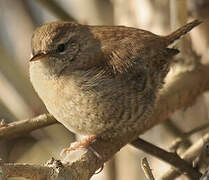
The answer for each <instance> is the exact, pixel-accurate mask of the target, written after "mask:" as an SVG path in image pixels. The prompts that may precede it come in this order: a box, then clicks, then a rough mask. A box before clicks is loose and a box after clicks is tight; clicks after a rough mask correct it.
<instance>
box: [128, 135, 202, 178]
mask: <svg viewBox="0 0 209 180" xmlns="http://www.w3.org/2000/svg"><path fill="white" fill-rule="evenodd" d="M131 144H132V145H133V146H134V147H136V148H137V149H140V150H142V151H144V152H145V153H148V154H151V155H153V156H155V157H157V158H159V159H161V160H163V161H164V162H167V163H169V164H170V165H172V166H173V167H175V169H176V170H177V171H179V172H181V173H186V174H187V176H189V177H190V178H191V179H194V180H196V179H199V178H200V177H201V175H202V174H201V173H199V172H198V171H197V170H195V169H194V168H192V166H191V164H189V163H188V162H187V161H184V160H183V159H181V158H180V157H179V156H178V155H177V154H175V153H172V152H167V151H165V150H163V149H161V148H159V147H157V146H155V145H153V144H151V143H149V142H146V141H144V140H143V139H140V138H137V139H136V140H135V141H133V142H131Z"/></svg>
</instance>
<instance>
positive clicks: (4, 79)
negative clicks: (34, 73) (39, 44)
mask: <svg viewBox="0 0 209 180" xmlns="http://www.w3.org/2000/svg"><path fill="white" fill-rule="evenodd" d="M175 1H176V2H177V3H176V2H175ZM179 2H180V5H179V4H178V3H179ZM59 8H61V9H59ZM63 11H64V12H63ZM65 13H66V14H65ZM194 18H197V19H200V20H203V21H204V23H203V24H202V25H201V26H200V27H198V28H196V29H194V30H193V31H192V32H191V33H190V35H191V38H189V37H187V40H184V42H183V43H182V42H181V43H180V44H177V45H176V46H177V47H181V49H182V55H181V56H180V57H179V58H181V59H184V60H182V61H181V60H180V61H179V62H178V63H177V64H178V65H177V66H176V67H174V68H173V69H172V70H171V73H170V74H169V77H168V79H167V81H169V80H170V79H172V75H173V74H175V73H177V72H179V71H184V70H185V69H190V68H192V67H193V66H194V65H195V64H197V63H199V61H201V62H203V63H207V62H208V60H209V58H208V57H209V2H208V0H187V1H186V0H170V1H169V0H129V1H127V0H56V1H55V0H18V1H17V0H0V119H2V120H3V121H2V124H4V121H5V122H6V123H10V122H13V121H18V120H22V119H26V118H31V117H34V116H36V115H39V114H42V113H44V112H46V109H45V107H44V105H43V103H42V102H41V101H40V99H39V98H38V97H37V95H36V93H35V92H34V90H33V88H32V86H31V84H30V81H29V74H28V64H29V59H30V53H31V52H30V51H31V49H30V40H31V35H32V32H33V31H34V29H35V28H36V27H38V26H40V25H42V24H44V23H47V22H51V21H56V20H68V19H69V20H76V21H77V22H80V23H85V24H92V25H93V24H99V25H104V24H105V25H127V26H132V27H138V28H142V29H147V30H149V31H152V32H154V33H156V34H162V35H165V34H168V33H169V32H171V30H173V29H175V28H176V27H179V26H180V25H182V24H183V23H185V22H186V21H189V20H192V19H194ZM188 41H189V42H188ZM184 43H185V44H184ZM190 44H192V49H193V51H194V52H193V51H192V52H191V47H190ZM188 49H189V50H188ZM185 59H186V60H185ZM188 59H189V60H188ZM208 109H209V96H208V93H205V94H203V95H201V96H200V97H199V98H198V100H197V101H196V103H195V104H194V105H193V106H192V107H190V108H188V109H183V110H181V111H178V112H176V113H175V114H174V115H173V116H172V117H171V118H170V119H169V120H168V121H166V122H165V123H163V124H161V125H158V126H157V127H154V128H152V129H151V130H149V131H148V132H146V133H145V134H144V135H143V136H142V138H144V139H146V140H148V141H149V142H152V143H153V144H155V145H158V146H160V147H162V148H164V149H166V150H169V147H170V146H171V144H172V142H173V141H174V140H176V139H177V138H182V137H184V133H186V132H189V131H191V130H193V129H194V128H196V127H199V126H201V125H204V124H206V123H209V119H208V112H209V111H208ZM207 131H208V130H207V129H205V130H203V131H199V132H198V133H195V134H192V135H191V136H189V137H187V138H186V140H185V141H184V143H183V145H182V146H181V147H180V148H178V152H179V153H181V152H183V151H185V149H187V148H188V147H189V146H190V145H191V144H192V143H195V142H196V141H198V140H199V139H201V138H202V136H203V135H204V134H205V133H207ZM76 138H79V137H76V136H75V135H73V134H72V133H70V132H69V131H68V130H67V129H65V128H64V127H63V126H61V125H58V124H56V125H52V126H49V127H46V128H43V129H39V130H36V131H33V132H31V133H30V134H25V135H24V136H21V137H18V138H10V139H1V138H0V158H1V159H3V160H4V162H21V163H23V162H24V163H25V162H27V163H36V164H43V163H45V162H46V161H47V160H48V159H50V158H51V157H52V156H53V157H54V158H56V159H60V156H59V153H60V151H61V149H63V148H64V147H68V146H69V144H70V143H71V142H72V141H74V140H75V139H76ZM143 157H147V158H148V160H149V163H150V166H151V168H152V172H153V174H154V176H155V177H156V179H161V177H163V175H164V174H165V173H166V172H167V171H168V170H169V169H170V168H171V167H170V166H169V165H168V164H166V163H164V162H162V161H160V160H158V159H156V158H154V157H152V156H150V155H147V154H145V153H143V152H142V151H139V150H137V149H135V148H133V147H131V146H129V145H127V146H126V147H124V148H123V149H121V151H120V152H119V153H117V154H116V155H115V156H114V158H113V159H112V160H111V161H110V162H109V163H107V164H106V165H105V168H104V170H103V171H102V172H101V173H99V174H98V175H95V176H93V177H92V180H143V179H145V176H144V174H143V171H142V170H141V167H140V161H141V159H142V158H143ZM13 179H17V178H13ZM179 179H186V177H185V176H180V177H179Z"/></svg>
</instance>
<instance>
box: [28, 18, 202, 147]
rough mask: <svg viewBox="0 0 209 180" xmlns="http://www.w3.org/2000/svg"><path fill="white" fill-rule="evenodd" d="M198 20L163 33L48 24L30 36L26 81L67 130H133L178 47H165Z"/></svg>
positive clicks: (113, 132) (108, 135) (97, 133)
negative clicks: (28, 68) (28, 75)
mask: <svg viewBox="0 0 209 180" xmlns="http://www.w3.org/2000/svg"><path fill="white" fill-rule="evenodd" d="M199 24H200V22H199V21H198V20H195V21H193V22H191V23H189V24H186V25H185V26H183V27H181V28H180V29H178V30H176V31H175V32H173V33H171V34H170V35H168V36H158V35H155V34H153V33H151V32H149V31H145V30H141V29H136V28H131V27H125V26H88V25H81V24H77V23H73V22H53V23H50V24H46V25H43V26H41V27H40V28H38V29H37V30H36V31H35V32H34V34H33V37H32V54H33V57H32V59H31V60H30V79H31V82H32V84H33V86H34V88H35V90H36V92H37V93H38V95H39V96H40V98H41V99H42V101H43V102H44V104H45V105H46V108H47V109H48V111H49V112H50V113H51V114H52V115H53V116H54V117H55V118H56V119H57V120H58V121H59V122H61V123H62V124H63V125H64V126H65V127H66V128H68V129H69V130H70V131H73V132H75V133H79V134H83V135H91V136H90V138H88V139H87V140H86V141H83V143H82V144H80V145H79V144H78V145H77V146H76V147H79V146H84V147H85V146H88V145H89V144H90V143H91V141H92V140H93V139H94V138H95V137H97V136H100V137H102V138H107V139H111V137H113V136H120V134H124V133H128V132H129V131H132V132H133V131H136V132H137V127H139V126H140V124H141V123H144V124H145V123H147V122H146V119H147V118H148V117H149V116H151V114H152V111H153V108H154V105H155V101H156V96H157V95H158V91H159V89H160V88H161V87H162V84H163V80H164V78H165V76H166V74H167V73H168V71H169V67H170V64H171V58H172V56H174V55H176V54H178V52H179V51H178V50H177V49H173V48H168V45H170V44H172V43H173V42H174V41H175V40H177V39H179V38H180V37H181V36H182V35H184V34H186V33H187V32H188V31H190V30H191V29H192V28H193V27H195V26H197V25H199Z"/></svg>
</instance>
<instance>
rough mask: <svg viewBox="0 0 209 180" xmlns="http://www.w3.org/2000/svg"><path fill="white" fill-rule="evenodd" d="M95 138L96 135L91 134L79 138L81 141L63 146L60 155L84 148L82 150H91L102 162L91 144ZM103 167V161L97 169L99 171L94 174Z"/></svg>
mask: <svg viewBox="0 0 209 180" xmlns="http://www.w3.org/2000/svg"><path fill="white" fill-rule="evenodd" d="M95 139H96V136H95V135H92V136H88V137H87V138H85V139H83V140H81V141H78V142H74V143H72V144H71V145H70V147H69V148H64V149H62V151H61V153H60V155H61V156H64V155H66V154H68V153H70V152H72V151H76V150H81V149H84V150H90V151H91V152H93V154H94V155H95V156H96V157H97V158H98V159H100V160H101V161H102V162H104V160H103V158H102V156H101V155H100V154H99V153H98V152H97V151H96V150H95V149H94V148H93V147H92V146H91V143H92V142H93V141H94V140H95ZM103 168H104V163H103V165H102V167H101V168H100V169H99V171H97V172H96V173H95V174H98V173H100V172H101V171H102V170H103Z"/></svg>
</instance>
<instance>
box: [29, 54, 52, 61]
mask: <svg viewBox="0 0 209 180" xmlns="http://www.w3.org/2000/svg"><path fill="white" fill-rule="evenodd" d="M47 55H48V54H47V53H38V54H36V55H34V56H33V57H32V58H31V59H30V62H31V61H39V60H40V59H42V58H44V57H46V56H47Z"/></svg>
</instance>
